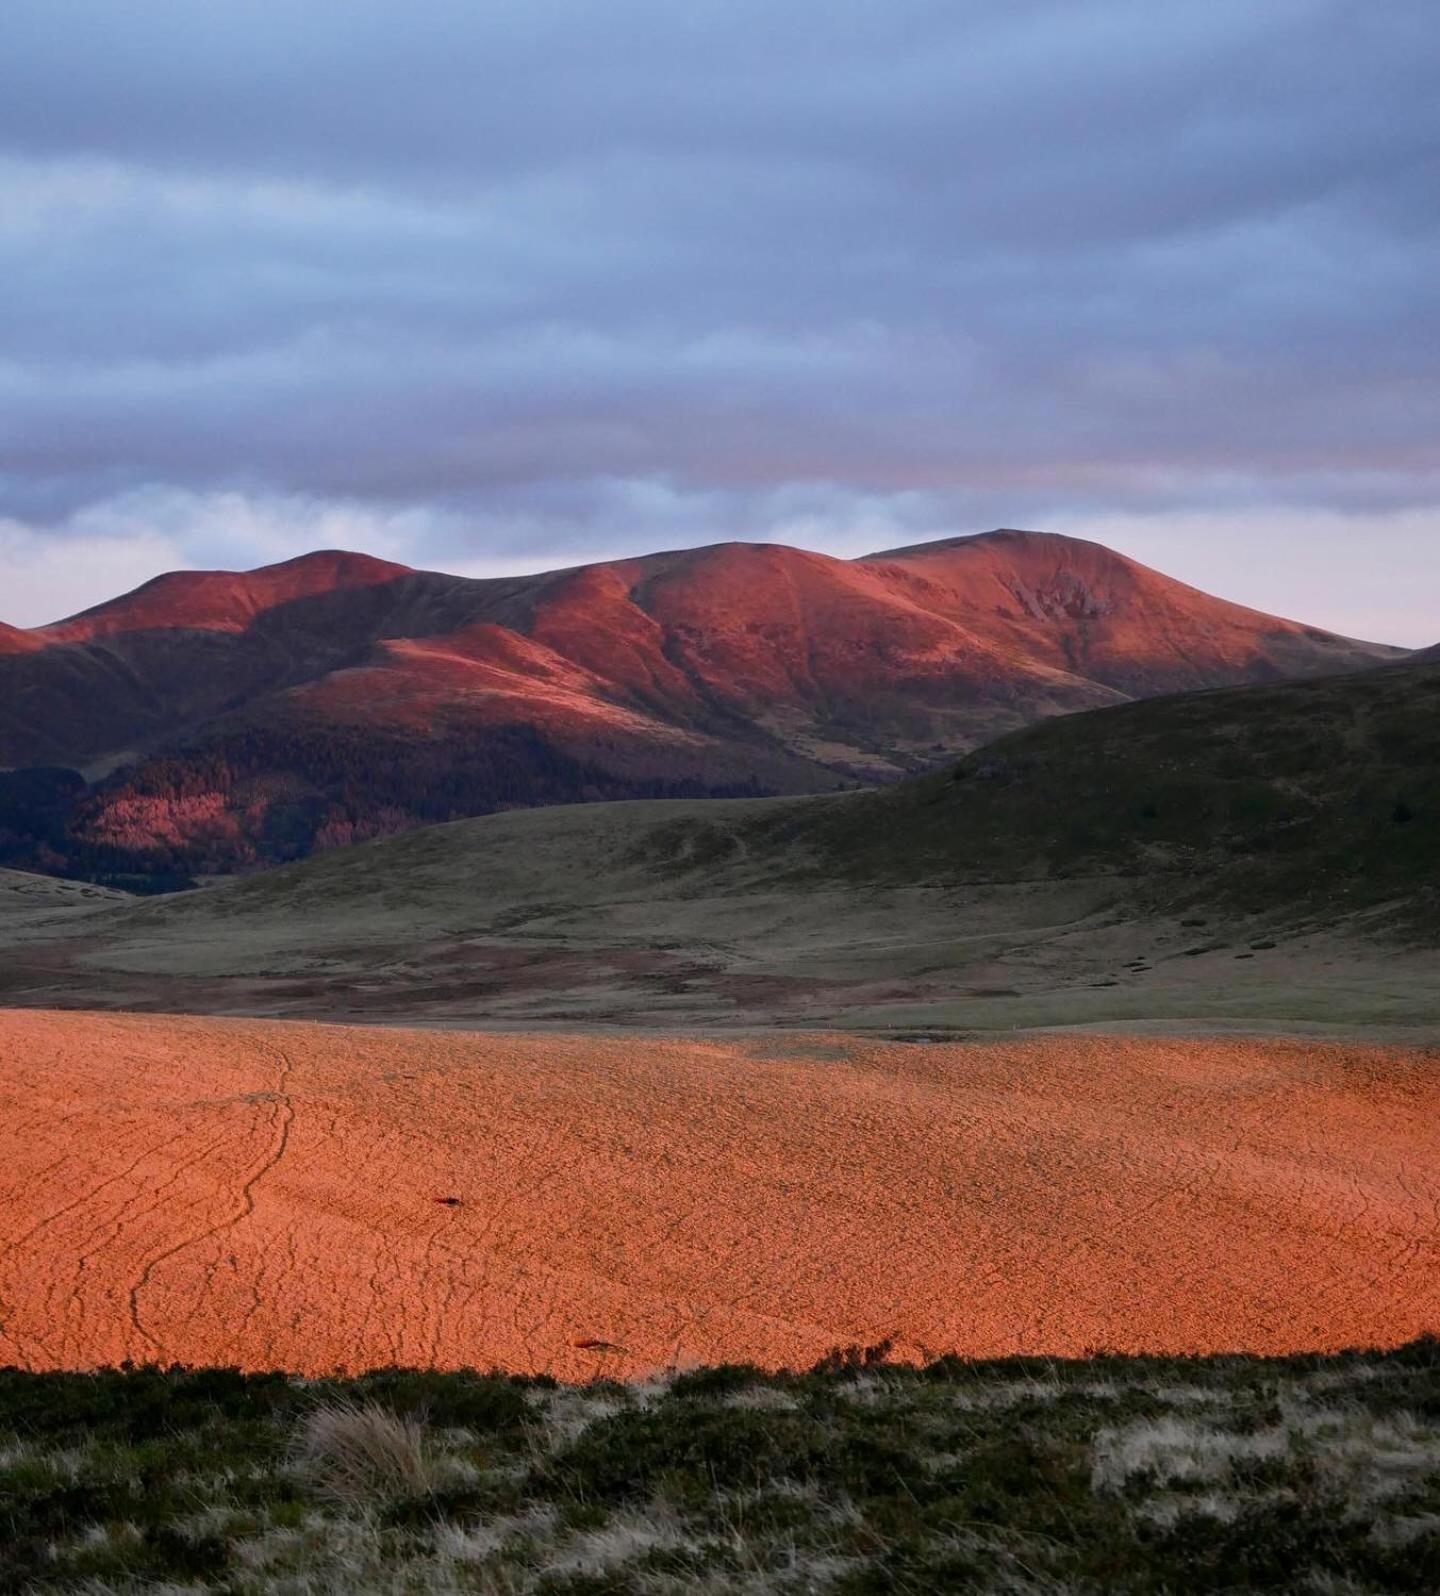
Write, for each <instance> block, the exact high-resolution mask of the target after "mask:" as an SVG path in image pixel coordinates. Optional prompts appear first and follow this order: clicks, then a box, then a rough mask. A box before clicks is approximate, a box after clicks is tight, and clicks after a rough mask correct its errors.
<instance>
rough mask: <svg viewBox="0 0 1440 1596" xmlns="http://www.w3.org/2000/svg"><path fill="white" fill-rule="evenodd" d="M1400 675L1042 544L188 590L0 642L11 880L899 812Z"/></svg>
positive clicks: (207, 581)
mask: <svg viewBox="0 0 1440 1596" xmlns="http://www.w3.org/2000/svg"><path fill="white" fill-rule="evenodd" d="M1401 652H1402V651H1400V650H1395V649H1390V648H1386V647H1384V646H1382V645H1378V644H1370V643H1361V642H1355V641H1352V640H1350V639H1346V638H1341V637H1337V636H1334V635H1333V634H1330V633H1327V632H1323V631H1319V630H1316V629H1314V628H1310V627H1305V626H1302V625H1299V624H1297V623H1295V622H1291V621H1285V620H1280V619H1277V618H1275V617H1273V616H1268V615H1263V614H1260V613H1258V612H1255V611H1252V610H1248V609H1244V608H1242V607H1240V606H1237V605H1233V604H1229V603H1227V602H1225V601H1223V600H1221V599H1217V598H1212V597H1210V596H1208V595H1206V594H1202V593H1199V592H1197V591H1196V590H1194V589H1192V588H1189V587H1186V586H1184V585H1183V584H1181V583H1178V582H1175V581H1172V580H1170V579H1169V578H1167V577H1164V576H1162V575H1160V574H1159V573H1157V572H1154V571H1151V570H1149V569H1147V568H1146V567H1144V566H1141V565H1138V564H1136V563H1135V562H1134V561H1132V560H1129V559H1126V558H1124V557H1123V556H1121V555H1118V554H1115V553H1113V552H1112V551H1110V550H1108V549H1105V548H1102V547H1100V546H1099V545H1096V544H1091V543H1085V542H1080V541H1077V540H1074V539H1069V538H1063V537H1057V536H1053V535H1049V534H1043V533H1034V532H1016V531H998V532H993V533H986V534H981V535H979V536H976V537H970V538H955V539H947V540H942V541H940V542H937V543H930V544H924V545H920V546H918V547H916V548H911V549H900V550H894V551H891V552H888V553H883V554H878V555H874V556H870V557H867V558H865V559H862V560H853V561H843V560H834V559H830V558H827V557H825V556H822V555H818V554H811V553H806V552H803V551H800V550H796V549H790V548H785V547H781V546H778V545H759V544H748V543H732V544H720V545H716V546H713V547H710V548H702V549H693V550H686V551H681V552H677V553H668V554H657V555H652V556H648V557H645V558H641V559H633V560H623V561H616V562H610V563H605V564H599V565H590V566H582V567H578V568H575V569H571V570H565V571H556V572H549V573H546V574H543V575H539V576H534V577H517V578H507V579H494V580H472V579H467V578H463V577H454V576H445V575H441V574H438V573H433V572H423V571H411V570H408V569H406V568H404V567H401V566H396V565H392V564H388V563H386V562H384V561H380V560H374V559H371V558H369V557H368V556H364V555H356V554H344V553H335V552H331V553H322V554H312V555H306V556H303V557H301V558H299V559H296V560H291V561H288V562H286V563H285V564H283V565H277V566H270V567H266V568H264V569H262V570H259V571H253V572H249V573H245V574H234V573H224V572H176V573H171V574H169V575H166V576H162V577H159V578H156V579H155V580H154V581H152V582H150V583H147V584H146V585H145V586H144V587H141V588H139V589H137V590H136V591H135V592H133V593H130V594H127V595H125V596H123V597H121V598H118V599H116V600H114V601H112V602H109V603H106V604H102V605H99V606H97V607H96V608H94V609H91V610H88V611H85V612H84V613H83V614H80V615H77V616H74V617H71V618H70V619H69V620H66V621H62V622H59V623H57V624H55V625H53V626H48V627H42V628H39V629H37V630H35V631H31V632H21V631H17V630H15V629H13V628H10V629H6V631H5V632H4V633H0V765H3V766H6V767H9V769H10V772H11V773H12V774H11V777H10V778H8V779H7V780H6V781H0V821H3V825H4V833H3V834H0V862H9V863H20V864H26V865H31V866H36V867H39V868H42V869H46V868H48V869H60V870H65V869H69V870H72V871H74V872H77V873H89V874H94V875H108V876H112V877H113V876H116V875H121V874H124V873H125V872H126V871H129V872H135V873H138V874H140V875H143V876H150V877H152V878H156V879H159V880H162V881H163V880H164V878H165V877H166V876H167V875H173V874H174V873H176V872H180V871H191V870H203V871H225V870H230V869H235V868H248V867H253V866H255V865H257V864H269V863H274V862H277V861H283V860H286V859H292V858H296V857H301V856H303V855H305V854H307V853H309V852H312V851H315V850H316V849H322V848H326V847H331V846H336V845H338V844H342V843H348V842H353V841H356V840H362V839H364V838H366V837H369V836H375V835H379V834H384V833H386V832H392V831H397V830H402V829H404V828H406V827H407V826H412V825H416V824H423V823H426V822H431V821H438V820H447V819H451V818H454V817H457V816H462V815H470V814H480V813H485V812H488V811H491V810H495V809H503V808H510V807H517V806H527V805H534V804H546V803H556V802H565V801H574V800H577V799H605V798H625V797H692V796H715V795H720V796H724V795H742V794H759V793H797V792H814V791H822V790H826V789H833V788H834V787H836V786H837V785H838V786H845V785H852V784H854V783H856V782H861V783H885V782H891V781H895V780H897V779H900V778H901V777H903V776H905V775H907V774H913V773H914V772H916V771H920V770H924V769H926V768H930V767H933V766H935V765H936V764H938V763H940V762H942V761H943V760H945V759H947V758H952V757H954V755H955V754H956V753H960V752H963V751H965V750H966V749H969V748H972V747H974V746H976V745H977V744H979V743H981V742H984V741H986V740H988V739H990V738H993V737H994V736H996V735H999V734H1001V733H1004V732H1006V731H1009V730H1012V729H1014V728H1016V727H1019V726H1023V725H1026V724H1029V723H1031V722H1034V721H1037V720H1042V719H1046V718H1049V717H1051V716H1054V715H1057V714H1064V713H1069V712H1073V711H1077V710H1084V709H1089V708H1094V707H1097V706H1102V705H1107V704H1116V703H1123V702H1124V701H1126V700H1128V699H1133V698H1139V697H1148V696H1151V695H1154V694H1161V693H1171V692H1177V691H1188V690H1195V689H1203V688H1208V687H1215V686H1222V685H1228V684H1233V683H1240V682H1255V681H1270V680H1277V679H1281V678H1286V677H1297V676H1313V675H1320V674H1326V673H1332V672H1337V671H1346V670H1354V669H1358V668H1362V667H1366V666H1370V665H1374V664H1377V663H1380V662H1383V661H1385V660H1389V659H1393V658H1396V657H1398V656H1399V655H1400V653H1401ZM15 772H20V773H22V774H23V777H24V779H23V780H22V781H21V782H20V784H19V786H18V787H17V785H16V781H15V777H14V773H15ZM75 772H78V773H79V774H80V776H83V777H84V778H85V781H84V782H83V783H82V782H81V781H80V780H79V779H78V777H77V776H76V775H75V774H73V773H75ZM37 773H38V774H37ZM37 794H38V796H37ZM47 794H48V796H46V795H47Z"/></svg>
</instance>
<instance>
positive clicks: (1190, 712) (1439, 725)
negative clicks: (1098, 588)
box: [765, 661, 1440, 931]
mask: <svg viewBox="0 0 1440 1596" xmlns="http://www.w3.org/2000/svg"><path fill="white" fill-rule="evenodd" d="M797 843H803V846H804V849H805V851H806V854H807V856H813V857H815V858H817V859H818V860H819V861H820V862H821V863H820V867H821V868H823V869H824V870H826V871H843V872H845V873H847V874H849V875H851V876H855V877H860V878H877V879H889V880H906V881H932V882H933V881H944V880H950V881H957V880H960V881H977V880H986V879H999V880H1005V881H1014V880H1021V879H1050V880H1053V879H1056V878H1074V877H1079V876H1086V875H1093V874H1096V873H1101V874H1108V875H1115V876H1125V877H1129V878H1132V879H1133V880H1135V881H1136V882H1137V883H1138V884H1139V887H1140V891H1141V893H1142V895H1143V896H1144V897H1146V898H1147V899H1148V900H1149V901H1151V902H1157V901H1166V902H1169V903H1171V904H1172V905H1173V904H1174V903H1177V902H1180V903H1183V902H1185V901H1187V900H1193V901H1194V902H1196V903H1197V904H1206V905H1220V906H1228V907H1230V908H1232V909H1236V910H1238V911H1242V912H1245V913H1269V912H1280V913H1283V914H1289V915H1291V916H1292V917H1293V916H1319V917H1321V918H1326V917H1333V916H1335V915H1339V914H1347V913H1350V912H1352V911H1355V910H1363V909H1368V908H1375V909H1389V910H1393V911H1394V915H1395V916H1396V917H1398V918H1399V919H1400V920H1404V921H1410V922H1414V923H1417V924H1419V923H1423V924H1424V925H1426V926H1427V927H1431V928H1433V929H1435V930H1437V931H1440V661H1437V662H1434V663H1423V662H1422V663H1420V664H1414V665H1412V664H1410V663H1409V662H1408V661H1407V662H1406V663H1404V664H1401V665H1395V666H1389V667H1386V668H1385V669H1381V670H1373V671H1366V672H1362V673H1358V674H1354V675H1349V676H1341V677H1331V678H1327V679H1325V680H1321V681H1311V682H1287V683H1282V684H1277V685H1268V686H1264V685H1257V686H1251V687H1241V688H1230V689H1225V690H1221V691H1211V692H1203V693H1193V694H1186V695H1184V696H1180V697H1166V698H1158V699H1152V700H1150V701H1148V702H1145V703H1137V704H1127V705H1123V706H1120V707H1118V708H1115V709H1109V710H1104V711H1100V712H1098V713H1095V714H1088V715H1078V716H1074V717H1069V718H1067V719H1064V720H1058V721H1050V722H1047V723H1046V724H1044V725H1040V726H1032V727H1029V728H1027V729H1026V730H1024V731H1020V732H1015V733H1012V734H1011V735H1009V736H1007V737H1003V738H1000V739H999V740H997V741H996V742H993V743H991V744H989V745H987V746H986V747H985V748H982V749H979V750H977V751H976V752H974V753H972V754H970V755H969V756H967V757H966V758H965V759H963V760H961V761H960V762H959V764H957V765H956V766H954V767H953V768H952V769H950V770H947V771H945V772H943V773H937V774H935V775H932V776H927V777H925V778H922V779H920V780H916V781H912V782H907V783H905V784H904V785H902V786H900V787H897V788H894V789H891V790H890V791H887V792H884V793H876V794H857V795H855V796H854V798H853V799H852V800H851V801H850V802H849V803H847V804H846V805H845V806H844V807H843V808H839V807H833V806H832V807H830V808H827V809H823V810H816V811H813V813H811V814H810V815H809V816H808V817H804V816H802V815H801V814H800V813H799V812H798V811H796V812H793V813H791V814H787V815H782V816H779V817H777V819H776V820H775V822H774V823H773V826H772V829H771V831H770V832H769V833H768V834H767V840H766V843H765V846H766V847H767V848H768V849H770V850H771V851H772V852H773V853H774V854H775V855H776V856H777V857H783V856H784V855H785V853H786V851H787V850H788V849H789V848H790V847H791V846H793V845H794V844H797Z"/></svg>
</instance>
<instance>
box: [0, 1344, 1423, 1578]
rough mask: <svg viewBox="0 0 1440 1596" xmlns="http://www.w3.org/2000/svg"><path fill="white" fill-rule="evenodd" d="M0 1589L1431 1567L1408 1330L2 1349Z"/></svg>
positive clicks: (1417, 1354)
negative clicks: (302, 1349)
mask: <svg viewBox="0 0 1440 1596" xmlns="http://www.w3.org/2000/svg"><path fill="white" fill-rule="evenodd" d="M0 1589H6V1590H12V1589H13V1590H71V1591H87V1592H92V1593H95V1596H100V1593H102V1592H111V1591H115V1592H118V1591H131V1590H140V1589H144V1590H147V1591H176V1592H178V1591H196V1592H199V1591H225V1592H237V1593H240V1592H251V1591H294V1592H307V1593H311V1592H313V1593H319V1592H336V1593H338V1592H355V1593H367V1592H405V1591H417V1592H418V1591H426V1592H432V1591H439V1592H445V1591H480V1592H489V1593H521V1592H526V1593H528V1592H535V1593H537V1596H608V1593H620V1592H629V1591H637V1592H671V1591H674V1592H680V1591H702V1592H704V1591H711V1592H770V1591H775V1592H787V1591H794V1592H802V1591H805V1592H815V1591H826V1592H835V1593H837V1596H864V1593H869V1592H891V1591H893V1592H907V1591H910V1592H915V1591H933V1590H972V1589H973V1590H985V1591H1009V1592H1022V1593H1040V1592H1061V1591H1066V1592H1132V1591H1133V1592H1160V1591H1165V1592H1177V1593H1178V1592H1192V1591H1236V1590H1285V1591H1291V1590H1293V1591H1312V1592H1317V1593H1324V1596H1358V1593H1362V1592H1368V1591H1392V1590H1435V1589H1440V1342H1434V1341H1425V1342H1420V1343H1417V1344H1415V1345H1413V1346H1410V1347H1407V1348H1404V1349H1402V1350H1400V1351H1397V1352H1393V1353H1388V1354H1373V1353H1370V1354H1358V1353H1357V1354H1346V1355H1342V1356H1340V1357H1334V1358H1297V1359H1287V1360H1262V1359H1255V1358H1238V1357H1237V1358H1218V1359H1205V1360H1175V1359H1144V1358H1138V1359H1135V1358H1111V1357H1099V1358H1094V1359H1090V1360H1086V1361H1077V1362H1070V1363H1054V1362H1049V1361H1042V1360H1010V1361H1007V1362H1002V1363H989V1364H968V1363H961V1362H958V1361H953V1360H945V1361H942V1362H940V1363H936V1364H934V1365H931V1366H930V1367H928V1368H925V1369H903V1368H891V1367H885V1366H876V1365H874V1364H871V1365H869V1366H866V1365H865V1362H864V1360H862V1359H860V1358H857V1357H852V1358H849V1359H846V1358H837V1359H833V1360H832V1361H831V1366H830V1367H827V1368H821V1369H817V1370H814V1371H811V1372H810V1373H808V1374H798V1375H778V1376H770V1375H764V1374H761V1373H759V1372H757V1371H755V1370H753V1369H746V1368H724V1369H709V1370H699V1371H695V1372H693V1373H688V1374H682V1375H678V1376H669V1377H666V1378H663V1379H656V1380H654V1381H651V1382H648V1383H644V1384H640V1385H636V1386H621V1385H615V1384H608V1383H603V1382H602V1383H597V1384H594V1385H590V1386H587V1387H561V1386H557V1385H555V1384H554V1383H552V1382H548V1381H545V1380H514V1379H509V1378H506V1377H503V1376H494V1375H492V1376H484V1375H476V1374H423V1373H415V1372H406V1371H398V1370H397V1371H382V1372H378V1373H374V1374H371V1375H367V1376H364V1377H361V1378H358V1379H352V1380H339V1379H336V1380H321V1381H304V1380H299V1379H295V1378H293V1377H289V1376H285V1375H278V1374H277V1375H241V1374H237V1373H235V1372H233V1371H230V1370H181V1369H170V1370H159V1369H140V1370H133V1371H125V1372H121V1371H110V1372H104V1373H99V1374H91V1375H81V1374H46V1375H33V1374H26V1373H22V1372H19V1371H15V1370H8V1371H0Z"/></svg>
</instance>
